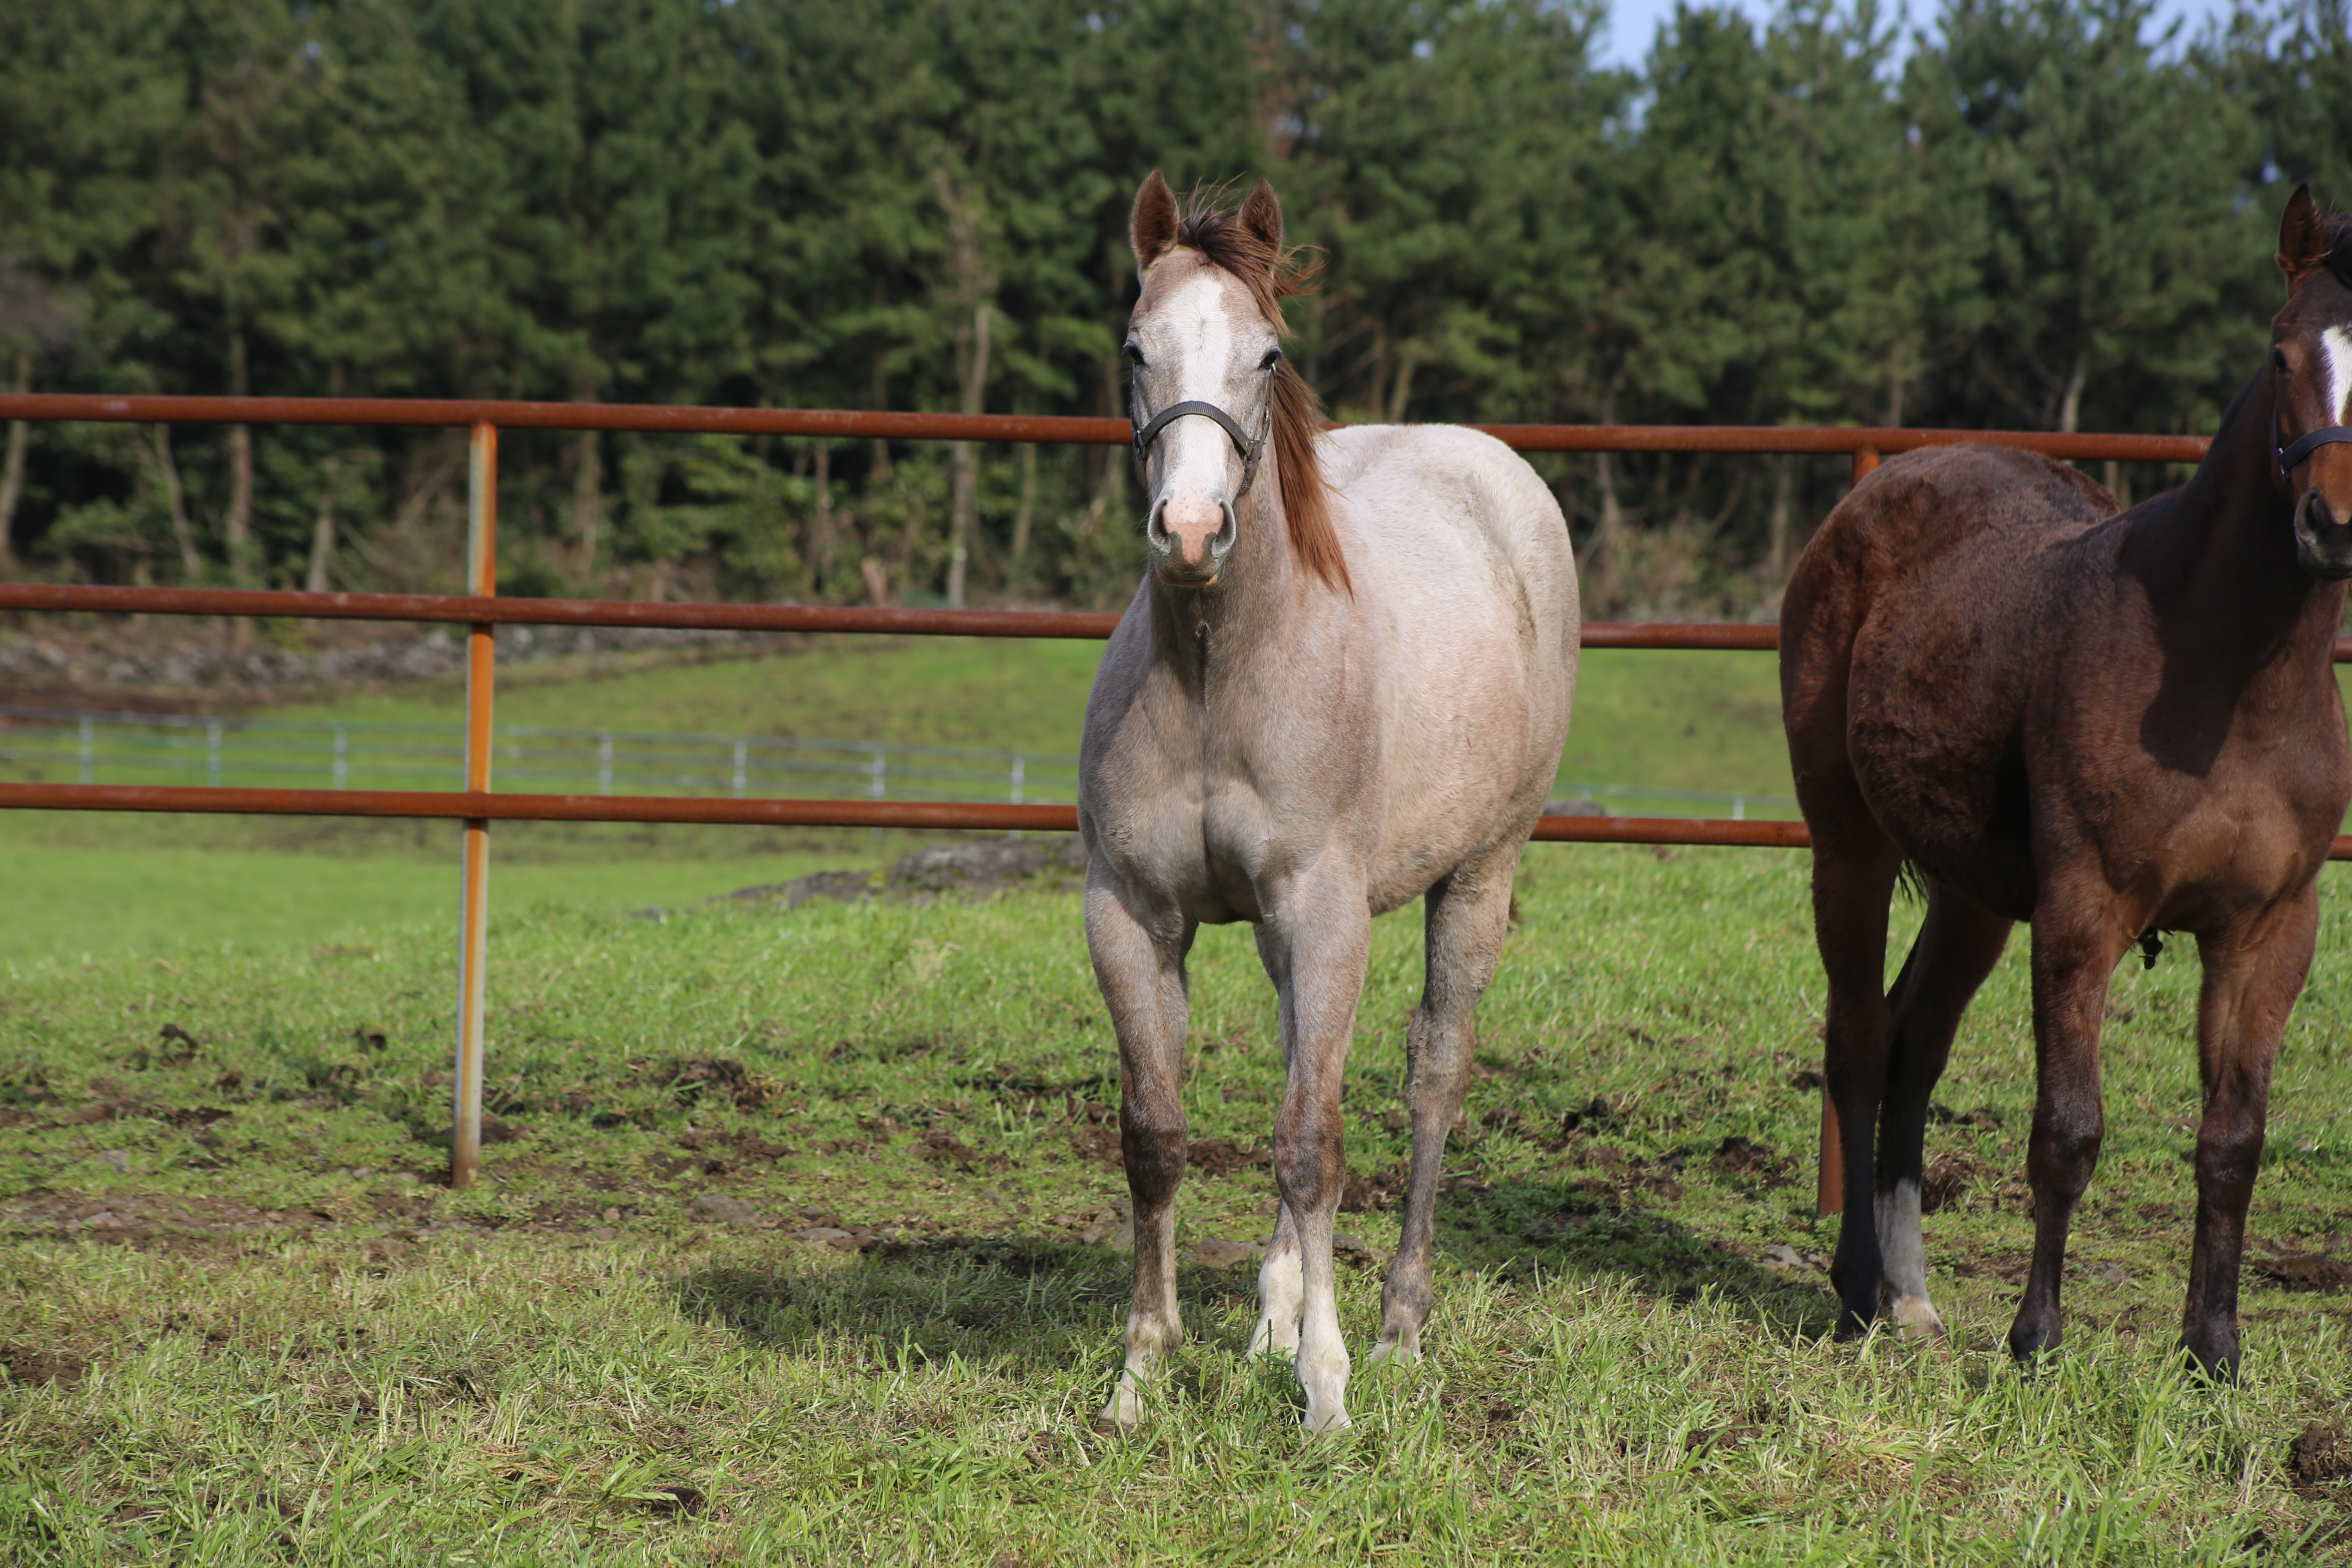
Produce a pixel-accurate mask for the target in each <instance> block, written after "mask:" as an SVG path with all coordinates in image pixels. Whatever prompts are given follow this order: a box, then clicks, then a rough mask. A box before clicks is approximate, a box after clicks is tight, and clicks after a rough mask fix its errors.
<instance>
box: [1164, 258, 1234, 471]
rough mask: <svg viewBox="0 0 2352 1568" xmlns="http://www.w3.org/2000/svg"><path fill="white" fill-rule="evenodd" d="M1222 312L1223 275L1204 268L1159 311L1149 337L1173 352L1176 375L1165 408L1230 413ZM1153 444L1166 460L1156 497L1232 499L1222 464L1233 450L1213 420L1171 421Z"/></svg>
mask: <svg viewBox="0 0 2352 1568" xmlns="http://www.w3.org/2000/svg"><path fill="white" fill-rule="evenodd" d="M1228 310H1229V306H1228V303H1227V292H1226V279H1225V276H1224V274H1223V273H1222V272H1220V271H1218V270H1217V269H1216V268H1213V267H1205V266H1204V267H1202V268H1201V269H1200V270H1199V271H1198V272H1196V273H1194V274H1193V275H1192V278H1190V279H1187V280H1186V281H1185V283H1184V284H1183V286H1182V287H1181V288H1180V289H1177V290H1176V292H1175V294H1174V295H1173V296H1171V298H1170V300H1169V301H1168V303H1167V304H1166V305H1164V306H1162V307H1161V308H1160V321H1158V322H1156V323H1155V325H1157V326H1158V327H1159V328H1160V333H1159V334H1155V335H1160V334H1164V336H1163V338H1162V341H1163V342H1168V343H1169V344H1171V346H1172V347H1173V348H1174V350H1175V355H1174V357H1175V361H1176V371H1177V388H1178V389H1177V392H1176V395H1174V396H1173V397H1171V398H1170V399H1169V400H1168V404H1169V405H1172V404H1177V403H1208V404H1213V405H1216V406H1217V407H1219V408H1225V409H1227V410H1228V411H1229V412H1230V405H1231V403H1232V401H1233V395H1232V392H1231V390H1230V388H1229V386H1228V380H1229V378H1230V377H1231V376H1232V374H1233V358H1234V323H1233V320H1232V318H1231V316H1230V315H1229V314H1228V313H1227V312H1228ZM1161 406H1163V407H1164V406H1167V405H1161ZM1159 412H1160V410H1159V409H1158V408H1148V409H1146V410H1145V411H1144V415H1145V417H1146V418H1149V417H1150V416H1152V415H1155V414H1157V413H1159ZM1159 445H1160V449H1161V452H1162V454H1163V456H1164V457H1165V458H1166V460H1167V467H1165V468H1162V469H1161V470H1160V494H1161V495H1163V496H1166V497H1169V498H1170V499H1171V500H1172V499H1174V498H1176V497H1179V496H1202V497H1205V498H1207V499H1208V500H1212V501H1227V500H1232V499H1233V498H1232V496H1230V495H1229V494H1227V493H1226V492H1227V490H1228V489H1230V488H1231V486H1230V482H1229V479H1228V469H1227V468H1226V459H1227V458H1229V457H1231V456H1232V454H1233V449H1234V447H1233V440H1232V438H1231V437H1228V436H1227V435H1226V434H1225V430H1224V426H1222V425H1219V424H1218V423H1217V422H1216V421H1215V420H1213V419H1194V418H1184V419H1177V420H1173V421H1171V422H1170V423H1169V424H1168V425H1167V426H1165V427H1164V428H1163V429H1162V430H1161V431H1160V437H1159Z"/></svg>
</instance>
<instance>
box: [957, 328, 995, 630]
mask: <svg viewBox="0 0 2352 1568" xmlns="http://www.w3.org/2000/svg"><path fill="white" fill-rule="evenodd" d="M988 317H989V309H988V306H987V305H986V304H985V303H982V304H979V305H975V306H973V307H972V311H971V358H970V359H969V360H968V361H967V362H966V364H965V370H964V378H963V411H964V412H965V413H966V414H978V413H979V412H981V409H982V404H983V402H984V401H985V398H986V395H987V392H988ZM954 475H955V479H954V485H953V488H952V489H951V491H950V500H949V503H948V608H950V609H951V610H961V609H962V608H963V607H964V605H963V599H964V594H963V588H964V571H965V567H966V565H967V564H968V563H969V559H970V556H971V533H972V527H973V525H974V524H975V523H976V522H977V521H979V512H980V445H979V443H977V442H974V441H958V442H957V443H956V444H955V454H954Z"/></svg>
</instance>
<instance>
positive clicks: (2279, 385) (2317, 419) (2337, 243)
mask: <svg viewBox="0 0 2352 1568" xmlns="http://www.w3.org/2000/svg"><path fill="white" fill-rule="evenodd" d="M2278 264H2279V269H2280V270H2281V271H2283V272H2284V273H2285V274H2286V279H2287V295H2286V304H2285V306H2284V308H2283V309H2281V310H2280V311H2279V313H2278V314H2277V315H2276V316H2274V317H2273V318H2272V319H2271V365H2270V373H2271V377H2272V388H2271V407H2272V408H2273V411H2274V412H2273V422H2274V424H2275V426H2276V428H2275V430H2274V432H2273V436H2274V439H2275V442H2276V445H2277V447H2278V448H2279V464H2280V468H2281V469H2282V470H2283V472H2282V475H2281V477H2282V479H2283V480H2284V483H2285V484H2286V486H2287V488H2288V489H2289V491H2290V492H2291V493H2292V495H2293V496H2294V553H2295V560H2296V562H2297V563H2299V564H2300V565H2301V566H2302V567H2303V569H2304V570H2305V572H2308V573H2309V574H2311V575H2313V576H2314V577H2318V578H2323V579H2325V580H2327V581H2330V582H2333V581H2336V579H2339V578H2344V577H2352V217H2347V216H2344V215H2342V214H2336V215H2334V216H2327V217H2322V216H2320V213H2319V209H2318V208H2317V207H2316V206H2315V205H2313V204H2312V200H2311V187H2310V186H2308V185H2297V186H2296V187H2295V191H2294V195H2292V196H2290V197H2288V198H2287V204H2286V216H2284V218H2282V219H2281V220H2280V223H2279V247H2278Z"/></svg>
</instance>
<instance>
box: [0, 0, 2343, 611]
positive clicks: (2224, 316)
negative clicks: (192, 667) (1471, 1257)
mask: <svg viewBox="0 0 2352 1568" xmlns="http://www.w3.org/2000/svg"><path fill="white" fill-rule="evenodd" d="M1932 4H1934V0H1922V8H1921V9H1920V10H1917V11H1915V12H1914V13H1913V14H1912V15H1911V16H1909V17H1907V18H1905V17H1902V16H1897V15H1895V14H1894V13H1891V12H1889V11H1887V10H1884V9H1880V8H1878V7H1877V6H1876V5H1874V0H1844V3H1843V4H1832V3H1829V0H1781V5H1780V9H1778V10H1777V11H1775V12H1774V13H1773V14H1772V15H1771V17H1770V19H1769V22H1765V23H1758V22H1754V21H1751V20H1749V19H1748V18H1747V17H1745V16H1742V15H1740V14H1739V13H1738V12H1736V11H1732V10H1727V9H1726V10H1718V9H1712V8H1709V7H1707V6H1706V5H1686V6H1685V7H1683V8H1681V9H1680V10H1678V11H1677V12H1676V13H1675V15H1674V16H1673V17H1672V19H1671V20H1670V21H1669V22H1668V23H1666V24H1665V25H1664V26H1661V27H1660V28H1659V29H1658V32H1657V34H1656V37H1654V40H1653V41H1652V43H1651V45H1650V47H1649V49H1648V51H1647V54H1646V57H1645V62H1644V65H1643V68H1641V69H1640V70H1638V71H1627V70H1619V69H1612V68H1607V67H1605V66H1603V65H1602V64H1601V63H1599V61H1598V59H1597V58H1596V54H1595V51H1594V49H1593V47H1592V40H1593V37H1594V35H1595V30H1596V28H1597V26H1599V24H1600V22H1601V9H1600V0H985V3H983V0H71V3H65V0H12V3H11V4H9V5H5V6H0V384H5V386H6V387H8V388H11V389H15V390H19V391H22V390H37V391H68V392H70V391H81V392H111V393H139V392H160V393H189V394H205V393H252V394H267V395H338V394H340V395H371V396H466V397H517V398H539V399H556V400H603V401H614V402H644V403H678V404H730V405H771V406H803V407H840V408H890V409H931V410H958V409H961V410H966V411H983V412H988V413H1072V414H1089V415H1111V416H1120V415H1123V414H1124V407H1123V405H1122V402H1121V397H1122V393H1123V384H1122V374H1121V371H1120V366H1119V363H1118V353H1117V350H1118V344H1119V342H1120V331H1121V323H1122V321H1123V320H1124V317H1125V313H1126V311H1127V310H1128V308H1129V303H1130V301H1131V300H1132V297H1133V290H1134V281H1135V280H1134V275H1133V263H1132V260H1131V258H1129V254H1128V251H1127V246H1126V241H1125V222H1126V213H1127V206H1128V203H1129V198H1130V197H1131V195H1132V194H1133V192H1134V189H1135V187H1136V184H1137V182H1138V181H1139V179H1140V178H1141V176H1142V175H1143V174H1146V173H1147V172H1149V171H1150V170H1151V169H1152V168H1154V167H1159V168H1161V169H1164V170H1165V171H1166V172H1167V174H1168V176H1169V178H1170V179H1171V181H1172V182H1174V183H1175V184H1177V186H1178V188H1179V189H1180V190H1181V189H1184V188H1186V187H1188V186H1191V185H1193V184H1203V183H1207V184H1213V183H1217V182H1229V181H1244V180H1248V179H1251V178H1254V177H1255V176H1257V175H1259V174H1264V175H1266V176H1269V177H1270V178H1272V179H1273V180H1274V182H1275V183H1276V187H1277V189H1278V190H1279V191H1280V193H1281V195H1282V196H1283V198H1284V201H1285V205H1286V211H1287V214H1288V218H1289V225H1290V234H1291V237H1292V238H1293V239H1294V240H1295V241H1297V242H1298V243H1300V244H1303V245H1306V246H1309V247H1313V249H1314V252H1315V260H1316V263H1317V265H1318V268H1319V278H1318V283H1317V286H1316V288H1315V289H1314V290H1313V291H1312V292H1310V293H1308V294H1307V295H1304V296H1301V297H1299V298H1297V299H1294V300H1290V301H1289V302H1288V303H1289V307H1290V310H1291V325H1292V327H1293V329H1294V330H1295V331H1296V333H1297V337H1296V340H1295V342H1294V347H1293V354H1294V358H1295V360H1296V362H1297V363H1298V364H1299V366H1300V367H1301V369H1302V370H1303V371H1304V372H1305V373H1306V374H1307V376H1308V378H1309V380H1310V381H1311V382H1312V383H1313V384H1315V386H1316V387H1317V388H1318V390H1319V392H1320V393H1321V395H1322V396H1323V397H1324V399H1325V400H1326V402H1327V404H1328V407H1329V409H1330V411H1331V413H1332V415H1333V416H1334V417H1336V418H1340V419H1347V420H1369V419H1381V420H1399V419H1403V420H1452V419H1460V420H1498V421H1540V422H1578V421H1601V422H1620V423H1690V424H1702V423H1733V424H1778V423H1786V424H1837V423H1859V424H1870V425H1880V424H1886V425H1896V424H1900V425H1917V426H1960V427H1973V428H1989V427H2003V428H2032V429H2052V430H2075V429H2080V430H2085V431H2135V432H2151V433H2162V432H2189V433H2202V432H2207V431H2210V429H2211V427H2212V426H2213V424H2214V422H2215V420H2216V418H2217V416H2218V415H2219V413H2220V410H2221V407H2222V405H2224V404H2225V403H2226V402H2227V401H2228V399H2229V398H2230V396H2231V395H2232V393H2233V392H2234V391H2235V389H2236V388H2237V386H2238V385H2239V384H2241V383H2242V381H2243V380H2244V379H2245V378H2246V377H2247V376H2248V375H2250V374H2252V372H2253V371H2254V369H2255V368H2256V366H2257V363H2258V361H2259V357H2260V354H2261V352H2262V345H2263V342H2264V339H2265V332H2266V322H2267V320H2268V318H2269V315H2270V313H2271V311H2272V310H2274V309H2275V308H2276V303H2277V300H2278V299H2279V298H2280V284H2279V281H2278V279H2277V275H2276V273H2275V271H2274V269H2273V266H2272V264H2271V260H2270V257H2271V252H2272V249H2273V238H2274V237H2275V233H2276V224H2277V215H2278V212H2279V209H2280V206H2281V204H2282V203H2283V201H2284V197H2285V195H2287V193H2288V192H2289V191H2290V190H2291V189H2292V188H2293V187H2294V184H2295V183H2296V182H2298V181H2303V180H2308V181H2310V182H2312V184H2313V185H2314V189H2315V194H2316V195H2318V196H2319V197H2320V199H2321V201H2322V203H2323V205H2326V204H2329V203H2331V202H2348V201H2352V37H2347V0H2255V8H2246V9H2241V10H2240V11H2239V12H2238V13H2237V14H2236V15H2235V16H2232V17H2231V19H2229V20H2228V21H2227V22H2226V23H2216V24H2211V25H2208V26H2204V27H2203V28H2202V29H2201V30H2198V31H2194V32H2190V31H2185V30H2183V29H2182V28H2180V27H2179V26H2174V27H2172V28H2170V29H2169V30H2168V29H2166V28H2165V27H2163V26H2158V24H2157V22H2156V21H2155V19H2154V14H2153V12H2152V9H2151V5H2150V0H1941V8H1940V9H1935V10H1932V11H1930V10H1928V9H1927V8H1926V7H1927V5H1932ZM1538 466H1539V467H1540V468H1542V470H1543V472H1544V473H1545V475H1546V477H1547V479H1549V480H1550V481H1551V482H1552V484H1553V486H1554V488H1555V489H1556V491H1557V492H1558V494H1559V497H1560V500H1561V502H1562V504H1563V507H1564V508H1565V510H1566V511H1567V513H1568V516H1569V520H1570V528H1571V530H1572V531H1573V533H1574V536H1575V540H1576V543H1577V547H1578V549H1579V552H1580V556H1581V559H1582V562H1583V566H1584V571H1585V574H1586V582H1587V610H1588V613H1589V614H1591V615H1595V616H1748V615H1754V614H1758V613H1761V612H1763V611H1765V610H1768V609H1769V606H1770V605H1771V604H1772V602H1773V600H1774V597H1775V595H1776V593H1777V586H1778V584H1779V582H1780V580H1781V578H1782V577H1783V576H1784V575H1785V573H1786V570H1787V566H1788V563H1789V562H1790V558H1791V556H1792V554H1793V552H1794V551H1795V550H1796V549H1798V548H1800V547H1801V544H1802V542H1803V540H1804V538H1805V536H1806V533H1807V531H1808V530H1809V529H1810V528H1811V526H1812V525H1813V524H1814V523H1815V522H1817V521H1819V519H1820V517H1821V515H1822V512H1824V511H1825V510H1827V509H1828V508H1829V507H1830V506H1831V505H1832V504H1834V502H1835V500H1836V499H1837V497H1838V495H1839V494H1840V493H1841V492H1842V491H1843V487H1844V485H1845V482H1846V469H1845V464H1844V462H1843V459H1811V458H1723V457H1717V458H1680V457H1664V456H1651V457H1617V458H1603V457H1575V458H1561V457H1554V458H1541V459H1538ZM2100 477H2102V478H2103V479H2105V481H2106V482H2107V483H2108V484H2109V485H2110V486H2111V487H2113V488H2116V489H2118V490H2119V492H2125V493H2137V494H2140V495H2143V496H2144V495H2146V494H2147V493H2148V492H2149V491H2150V490H2151V489H2154V488H2157V487H2160V486H2162V485H2165V484H2168V483H2172V482H2175V481H2176V480H2177V479H2178V477H2179V476H2178V474H2169V475H2168V473H2167V472H2166V471H2165V470H2163V469H2162V468H2153V467H2151V468H2146V469H2140V468H2120V469H2119V468H2114V467H2109V468H2106V469H2105V472H2104V473H2102V474H2101V475H2100ZM1136 503H1137V498H1136V495H1135V489H1134V479H1133V474H1132V470H1131V465H1130V463H1129V458H1128V457H1127V454H1126V453H1125V452H1124V451H1123V450H1120V449H1118V448H1110V447H1085V448H1079V447H1011V446H981V447H973V448H967V449H958V448H951V447H945V446H941V445H938V444H925V443H906V444H885V443H877V442H866V441H841V442H833V443H825V442H818V441H814V440H788V439H767V440H745V439H740V438H720V437H709V438H701V437H641V436H633V435H605V436H580V435H568V434H562V433H529V432H516V433H510V434H509V435H508V436H507V437H505V439H504V440H503V442H502V451H501V489H500V500H499V506H500V519H501V529H500V555H501V576H502V583H501V586H502V589H503V591H506V592H510V593H517V594H535V595H550V594H595V595H633V596H640V597H672V598H684V597H712V598H738V599H759V600H803V601H829V602H836V603H839V602H860V603H864V602H873V601H887V602H893V603H900V604H940V603H945V602H949V601H950V598H951V597H953V596H956V595H961V596H962V597H964V598H966V599H968V600H969V602H971V603H973V604H980V605H989V604H1050V603H1058V604H1065V605H1086V606H1093V605H1117V604H1118V603H1120V602H1122V600H1123V599H1124V597H1125V596H1126V595H1127V594H1128V593H1129V592H1130V591H1131V590H1132V586H1133V584H1134V582H1135V580H1136V577H1137V574H1138V572H1139V564H1140V550H1139V541H1138V539H1137V537H1136V534H1137V519H1136V515H1135V513H1136V510H1137V504H1136ZM464 505H465V444H464V438H463V434H462V432H444V431H430V430H382V429H346V428H336V427H322V426H301V427H297V426H264V427H251V428H248V427H244V426H171V427H163V426H134V425H99V424H34V425H26V424H22V423H19V424H16V425H13V426H10V427H9V428H8V430H7V434H6V446H5V467H0V576H9V577H30V578H48V579H56V580H70V581H89V582H108V583H186V584H236V585H247V586H271V587H302V586H309V587H312V588H349V589H380V590H424V589H450V588H454V587H455V586H456V585H457V579H458V574H459V570H460V567H461V557H462V549H461V546H460V541H461V537H462V531H463V513H464ZM959 535H961V536H962V537H966V538H968V539H969V541H970V552H969V553H970V564H969V572H968V575H963V574H958V575H957V576H956V577H955V578H954V580H952V581H951V576H950V566H949V563H950V548H951V542H952V541H953V540H954V539H955V538H957V537H959Z"/></svg>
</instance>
